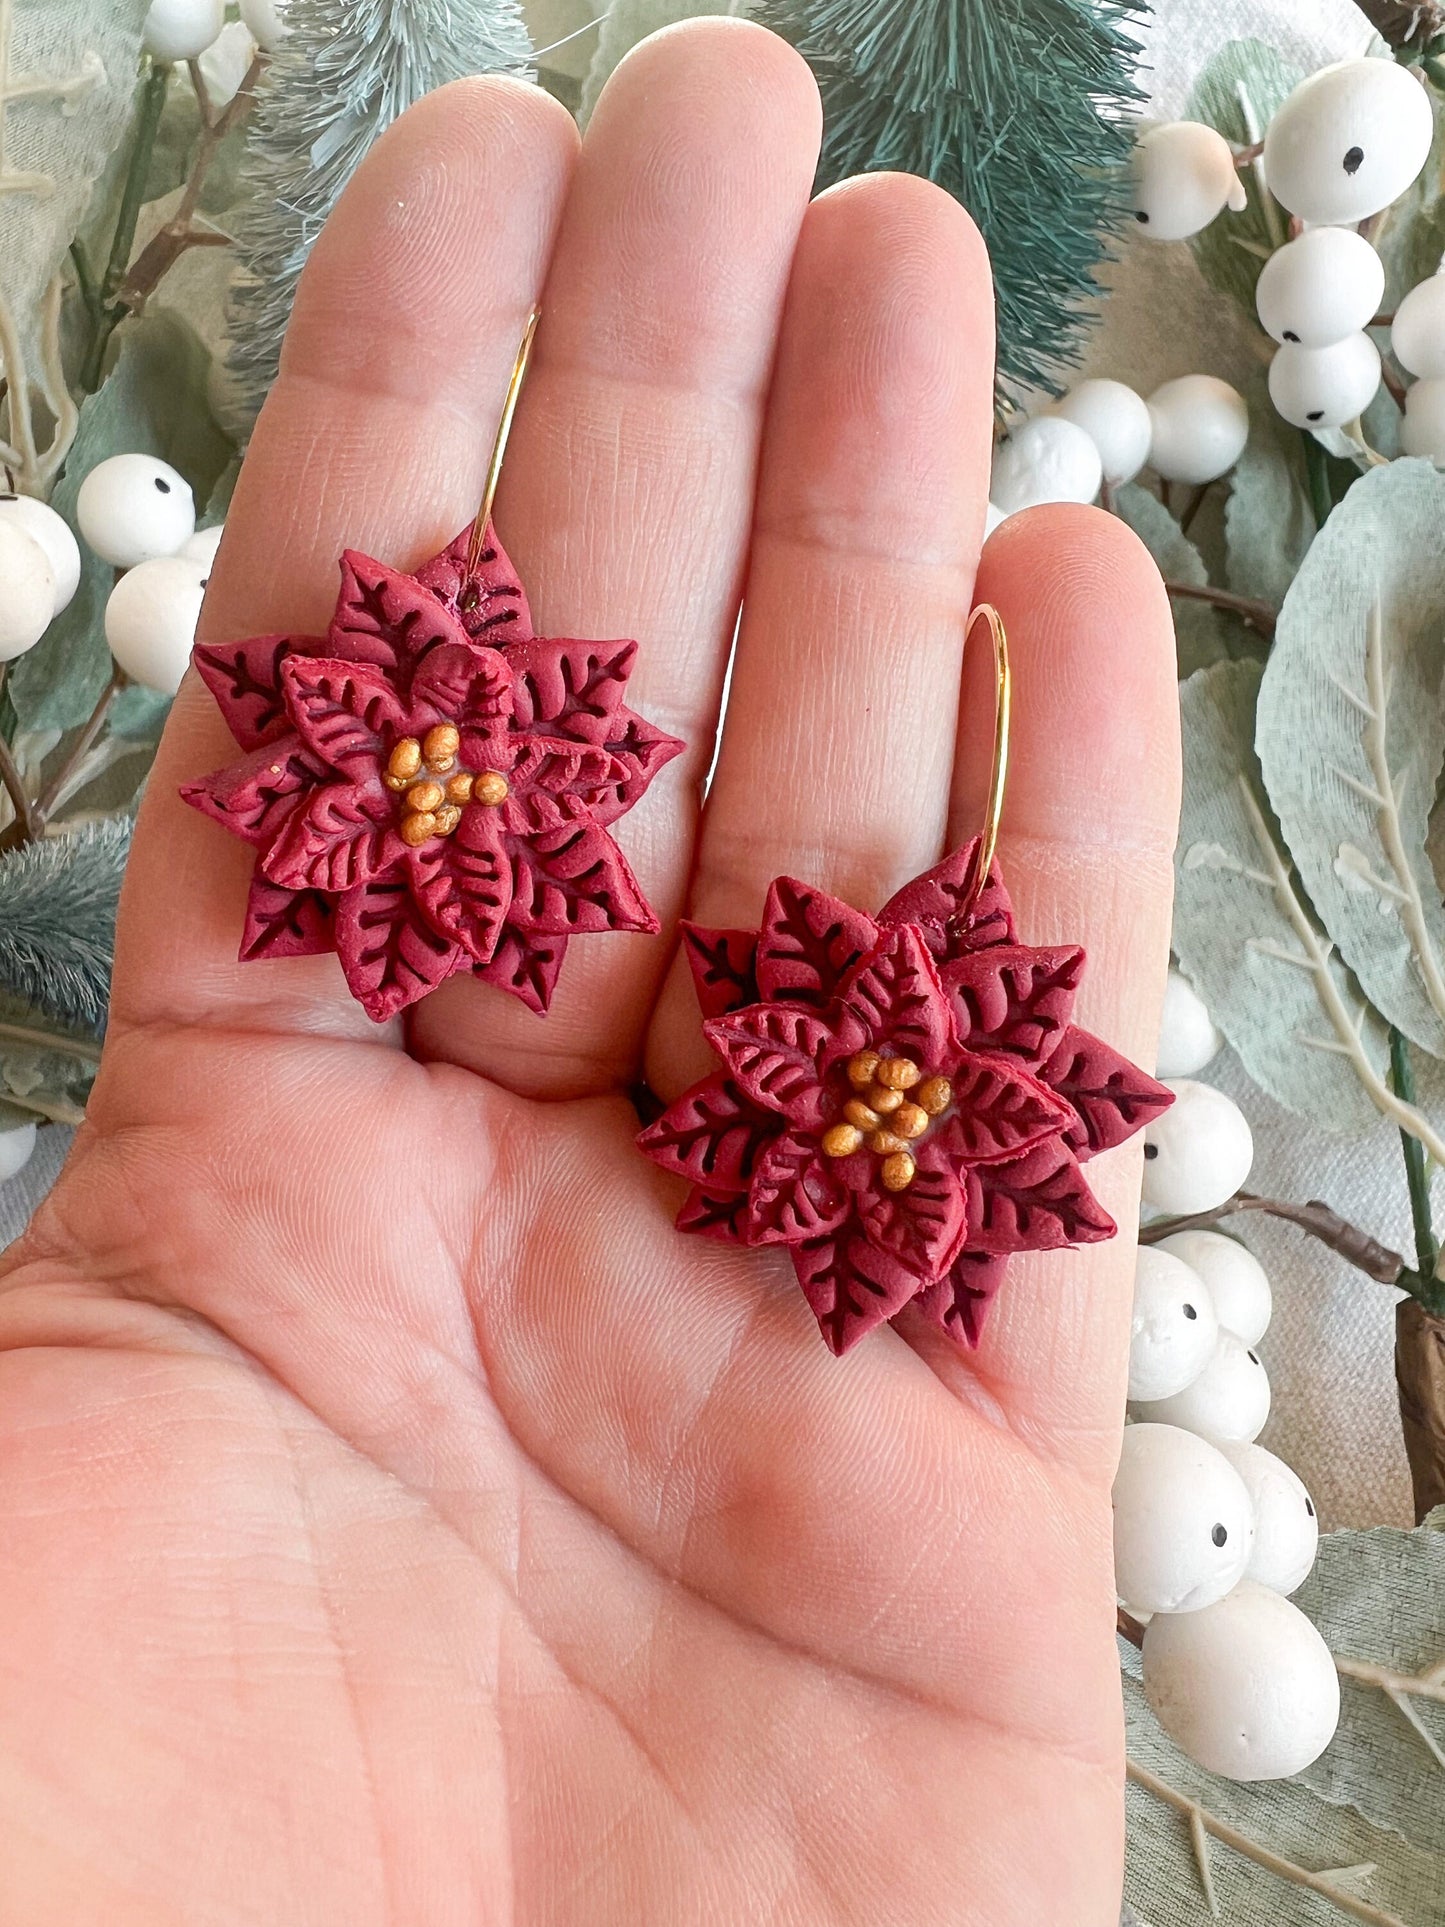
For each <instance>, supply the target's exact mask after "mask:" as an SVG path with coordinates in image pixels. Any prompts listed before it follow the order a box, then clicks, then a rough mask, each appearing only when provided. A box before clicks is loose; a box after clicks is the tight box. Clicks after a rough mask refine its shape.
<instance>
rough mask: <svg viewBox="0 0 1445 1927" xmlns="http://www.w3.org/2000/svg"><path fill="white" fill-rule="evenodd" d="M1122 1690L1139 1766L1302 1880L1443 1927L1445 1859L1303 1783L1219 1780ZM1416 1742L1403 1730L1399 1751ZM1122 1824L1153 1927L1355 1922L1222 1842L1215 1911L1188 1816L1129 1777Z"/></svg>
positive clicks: (1214, 1877)
mask: <svg viewBox="0 0 1445 1927" xmlns="http://www.w3.org/2000/svg"><path fill="white" fill-rule="evenodd" d="M1122 1685H1123V1692H1124V1725H1125V1739H1126V1744H1127V1746H1128V1750H1129V1758H1130V1761H1131V1762H1132V1763H1133V1765H1134V1766H1135V1767H1136V1768H1138V1769H1142V1771H1143V1772H1145V1773H1148V1774H1151V1775H1153V1776H1154V1777H1155V1779H1156V1780H1158V1781H1159V1782H1162V1784H1163V1785H1164V1786H1165V1787H1167V1788H1169V1789H1170V1790H1171V1791H1172V1792H1173V1793H1175V1794H1176V1795H1182V1796H1183V1797H1184V1798H1185V1799H1187V1800H1191V1801H1193V1802H1195V1803H1197V1805H1198V1806H1199V1807H1201V1808H1202V1809H1203V1810H1204V1811H1205V1812H1206V1813H1208V1814H1210V1815H1211V1816H1212V1817H1213V1818H1215V1819H1216V1820H1219V1821H1221V1822H1223V1823H1224V1824H1225V1825H1226V1826H1229V1827H1232V1828H1234V1829H1235V1830H1236V1831H1237V1832H1238V1833H1240V1834H1242V1835H1244V1836H1245V1837H1246V1838H1247V1839H1248V1840H1250V1841H1252V1842H1253V1843H1254V1844H1256V1845H1257V1846H1260V1847H1262V1848H1264V1849H1265V1850H1266V1851H1268V1852H1270V1853H1272V1854H1275V1855H1277V1856H1279V1857H1280V1858H1281V1859H1283V1860H1284V1861H1286V1862H1288V1863H1290V1864H1291V1865H1293V1866H1294V1867H1297V1868H1299V1869H1301V1870H1302V1871H1304V1872H1305V1873H1307V1874H1312V1875H1315V1876H1319V1875H1330V1874H1333V1875H1334V1880H1333V1884H1334V1885H1335V1887H1336V1888H1337V1889H1338V1890H1339V1891H1341V1892H1344V1893H1348V1894H1350V1895H1352V1896H1353V1897H1356V1898H1361V1899H1364V1900H1367V1901H1368V1902H1369V1903H1370V1904H1371V1905H1372V1906H1374V1907H1376V1908H1380V1909H1383V1910H1384V1912H1385V1914H1386V1915H1387V1916H1392V1917H1394V1918H1395V1919H1397V1920H1400V1921H1402V1922H1404V1923H1407V1927H1445V1855H1442V1854H1440V1853H1436V1852H1433V1851H1431V1850H1430V1849H1429V1848H1427V1847H1425V1846H1423V1845H1421V1844H1419V1843H1417V1842H1416V1841H1414V1840H1412V1839H1408V1838H1402V1837H1401V1835H1400V1834H1399V1833H1397V1832H1396V1831H1395V1830H1394V1829H1393V1828H1390V1827H1381V1826H1377V1825H1374V1824H1372V1823H1371V1822H1370V1821H1369V1820H1367V1819H1365V1818H1364V1816H1363V1815H1361V1814H1358V1813H1356V1812H1355V1811H1354V1809H1353V1808H1351V1807H1349V1806H1342V1805H1339V1804H1337V1803H1335V1802H1333V1801H1330V1800H1326V1799H1323V1798H1321V1796H1320V1795H1319V1794H1318V1793H1317V1792H1315V1791H1314V1789H1313V1788H1312V1787H1311V1786H1309V1785H1308V1784H1307V1783H1306V1782H1304V1781H1302V1780H1299V1779H1294V1780H1266V1781H1263V1782H1260V1783H1257V1784H1253V1785H1251V1784H1247V1783H1241V1782H1239V1781H1235V1780H1221V1779H1217V1778H1216V1777H1215V1776H1214V1775H1213V1774H1211V1773H1206V1772H1205V1771H1204V1769H1203V1767H1200V1766H1196V1765H1195V1763H1194V1762H1193V1761H1192V1760H1191V1759H1189V1758H1188V1757H1187V1756H1186V1755H1185V1754H1184V1753H1182V1752H1181V1751H1180V1750H1179V1748H1178V1747H1177V1746H1175V1745H1174V1744H1173V1742H1172V1741H1171V1740H1169V1739H1167V1738H1166V1737H1165V1735H1164V1733H1163V1731H1162V1730H1161V1728H1160V1726H1159V1723H1158V1721H1157V1720H1156V1719H1155V1717H1154V1714H1153V1712H1152V1711H1151V1710H1150V1707H1149V1705H1148V1703H1147V1702H1146V1700H1145V1698H1144V1689H1143V1687H1142V1686H1140V1685H1139V1684H1138V1683H1137V1681H1135V1680H1133V1679H1130V1678H1128V1677H1125V1678H1124V1680H1123V1681H1122ZM1401 1726H1402V1728H1404V1722H1403V1721H1401ZM1410 1738H1411V1736H1410V1734H1409V1731H1408V1729H1405V1730H1404V1737H1403V1738H1402V1740H1401V1742H1400V1744H1401V1745H1402V1746H1403V1745H1404V1744H1406V1742H1407V1741H1409V1740H1410ZM1334 1744H1335V1745H1336V1746H1342V1745H1345V1746H1347V1745H1349V1744H1350V1739H1349V1735H1348V1734H1347V1733H1346V1732H1344V1731H1343V1730H1342V1732H1341V1733H1340V1734H1339V1735H1338V1736H1337V1737H1336V1739H1335V1741H1334ZM1125 1814H1126V1818H1125V1824H1126V1827H1127V1834H1128V1847H1127V1852H1126V1855H1125V1870H1124V1895H1125V1898H1126V1899H1127V1900H1128V1901H1129V1902H1130V1904H1131V1905H1133V1906H1135V1907H1137V1908H1138V1909H1139V1911H1140V1912H1141V1913H1142V1914H1143V1915H1144V1916H1145V1917H1146V1918H1147V1919H1148V1920H1149V1921H1150V1923H1151V1927H1214V1922H1215V1921H1216V1920H1223V1921H1228V1922H1239V1923H1244V1922H1259V1923H1261V1927H1262V1923H1264V1922H1266V1921H1267V1922H1268V1923H1269V1927H1346V1923H1347V1922H1348V1920H1349V1918H1350V1917H1349V1915H1348V1914H1346V1913H1345V1912H1344V1911H1342V1909H1341V1908H1339V1907H1338V1906H1337V1905H1335V1904H1334V1902H1333V1901H1332V1900H1330V1899H1329V1898H1327V1897H1326V1896H1325V1895H1323V1894H1319V1893H1314V1892H1311V1891H1310V1890H1309V1889H1307V1888H1306V1887H1304V1886H1301V1885H1299V1884H1298V1883H1297V1882H1295V1881H1293V1880H1291V1879H1289V1878H1287V1877H1282V1876H1281V1875H1280V1874H1278V1873H1274V1872H1270V1871H1268V1870H1266V1869H1265V1868H1263V1867H1261V1866H1259V1865H1258V1864H1256V1862H1255V1861H1253V1860H1251V1859H1248V1858H1246V1857H1245V1856H1244V1855H1243V1854H1241V1853H1239V1852H1238V1851H1236V1850H1235V1849H1234V1848H1233V1847H1231V1846H1228V1845H1226V1844H1224V1843H1223V1842H1221V1841H1219V1840H1210V1841H1209V1842H1208V1845H1207V1847H1206V1849H1205V1853H1206V1865H1207V1869H1208V1878H1209V1881H1210V1883H1211V1885H1212V1888H1213V1891H1214V1896H1215V1900H1216V1903H1217V1909H1218V1911H1217V1914H1216V1913H1214V1912H1213V1911H1212V1910H1211V1908H1210V1905H1209V1902H1208V1899H1207V1898H1206V1890H1205V1886H1204V1875H1203V1872H1202V1870H1201V1867H1200V1861H1199V1858H1198V1856H1197V1855H1196V1852H1195V1848H1194V1844H1193V1842H1192V1840H1191V1838H1190V1827H1189V1821H1188V1818H1187V1816H1186V1815H1184V1814H1182V1813H1180V1812H1178V1811H1176V1810H1175V1808H1174V1807H1173V1806H1171V1805H1168V1804H1166V1802H1165V1800H1164V1799H1163V1798H1161V1797H1160V1795H1159V1793H1158V1792H1156V1791H1152V1790H1149V1789H1147V1788H1146V1787H1144V1786H1141V1785H1139V1784H1137V1783H1136V1782H1135V1781H1134V1780H1133V1779H1132V1778H1131V1781H1130V1784H1129V1789H1128V1798H1127V1801H1126V1808H1125Z"/></svg>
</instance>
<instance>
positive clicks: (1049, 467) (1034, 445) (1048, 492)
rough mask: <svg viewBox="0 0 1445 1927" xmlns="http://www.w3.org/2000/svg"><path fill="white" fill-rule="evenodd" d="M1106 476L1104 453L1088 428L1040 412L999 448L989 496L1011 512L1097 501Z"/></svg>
mask: <svg viewBox="0 0 1445 1927" xmlns="http://www.w3.org/2000/svg"><path fill="white" fill-rule="evenodd" d="M1103 479H1104V471H1103V466H1102V464H1101V463H1100V461H1099V451H1098V449H1097V448H1095V446H1094V444H1093V442H1092V441H1091V440H1090V439H1089V437H1088V436H1087V435H1086V434H1085V433H1084V431H1083V429H1082V428H1080V427H1079V426H1078V425H1077V424H1076V423H1074V422H1070V421H1064V420H1062V419H1061V418H1060V417H1059V416H1057V415H1035V416H1034V417H1033V419H1032V420H1031V421H1026V422H1021V423H1020V424H1019V426H1018V427H1017V428H1014V429H1011V430H1010V431H1009V433H1008V434H1007V435H1005V436H1004V438H1003V440H1002V441H1001V442H1000V443H999V445H998V447H997V448H996V449H995V450H994V455H993V483H992V486H991V487H990V488H989V492H988V493H989V500H990V501H991V502H993V503H994V504H995V506H996V507H998V508H1000V509H1002V510H1003V512H1004V514H1005V515H1014V514H1017V512H1018V511H1019V510H1020V509H1028V508H1035V507H1037V505H1038V504H1039V503H1041V502H1092V501H1093V499H1094V497H1095V496H1096V495H1097V494H1098V493H1099V484H1100V483H1101V482H1102V481H1103Z"/></svg>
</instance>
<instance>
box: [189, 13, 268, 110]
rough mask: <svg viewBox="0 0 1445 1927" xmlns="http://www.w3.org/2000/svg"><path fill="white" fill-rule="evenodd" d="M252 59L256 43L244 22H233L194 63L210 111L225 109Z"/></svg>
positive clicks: (237, 91)
mask: <svg viewBox="0 0 1445 1927" xmlns="http://www.w3.org/2000/svg"><path fill="white" fill-rule="evenodd" d="M255 58H256V42H255V40H254V39H253V38H252V35H251V29H250V28H249V27H248V26H246V24H245V23H244V22H243V21H240V20H232V21H229V22H228V23H227V24H226V25H225V26H224V27H222V29H221V31H220V34H219V36H218V37H217V38H216V39H215V40H214V41H213V42H212V43H211V45H210V46H209V47H207V49H206V51H205V52H204V53H203V54H202V55H201V58H200V60H199V61H198V62H197V65H198V66H199V67H200V70H201V79H202V80H203V81H204V82H205V86H206V92H207V94H209V96H210V100H211V106H212V107H213V108H215V107H228V106H229V105H230V103H231V102H232V101H233V100H234V99H235V98H236V95H237V94H238V93H239V92H240V91H241V82H242V81H243V80H244V79H245V78H246V75H247V74H248V73H249V72H250V70H251V62H252V61H253V60H254V59H255Z"/></svg>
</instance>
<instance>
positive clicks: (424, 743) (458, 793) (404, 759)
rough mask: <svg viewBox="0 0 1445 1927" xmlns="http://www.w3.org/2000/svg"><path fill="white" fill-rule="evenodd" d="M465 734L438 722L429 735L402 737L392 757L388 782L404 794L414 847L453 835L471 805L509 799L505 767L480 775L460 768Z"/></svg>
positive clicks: (405, 837) (404, 828) (405, 822)
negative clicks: (463, 811)
mask: <svg viewBox="0 0 1445 1927" xmlns="http://www.w3.org/2000/svg"><path fill="white" fill-rule="evenodd" d="M461 740H462V738H461V732H460V730H458V728H457V726H456V724H455V723H437V724H435V725H434V726H433V727H432V728H431V729H429V730H428V731H427V733H426V735H425V736H423V737H421V738H420V740H418V739H417V738H416V737H415V736H402V737H400V738H399V739H398V741H397V742H396V743H395V744H394V745H393V747H392V752H391V754H390V756H388V757H387V759H386V774H385V775H384V776H383V778H382V781H383V782H384V783H385V784H386V787H387V788H388V789H389V790H398V791H400V792H402V818H401V840H402V842H403V843H409V844H410V845H411V847H412V848H413V849H415V848H416V847H417V845H418V844H420V843H425V842H426V841H427V839H428V838H429V837H433V836H450V835H451V833H452V831H453V830H454V829H455V828H456V827H457V825H458V823H460V822H461V820H462V810H463V808H464V807H465V806H466V805H467V804H468V803H487V804H491V805H493V806H495V805H496V804H498V803H505V802H506V800H507V797H508V796H509V795H510V794H511V786H510V784H509V783H508V782H507V779H506V777H505V776H503V775H502V773H501V772H500V770H495V769H484V770H483V771H482V773H481V775H480V776H473V775H472V774H471V772H470V771H469V770H464V769H458V768H457V751H458V749H459V748H460V747H461Z"/></svg>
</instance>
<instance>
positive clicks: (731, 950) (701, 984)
mask: <svg viewBox="0 0 1445 1927" xmlns="http://www.w3.org/2000/svg"><path fill="white" fill-rule="evenodd" d="M679 929H680V930H681V932H682V947H683V950H684V952H685V953H686V956H687V961H688V967H689V969H690V970H691V971H692V981H693V988H694V989H695V990H696V991H697V1001H698V1006H699V1008H700V1009H701V1011H702V1014H703V1016H704V1017H721V1016H722V1015H723V1013H724V1012H725V1011H729V1010H738V1009H740V1008H741V1007H742V1005H744V1004H755V1003H756V1002H757V1001H758V984H757V978H756V977H755V976H754V975H753V958H754V955H755V954H756V952H757V947H758V933H757V931H756V930H705V929H703V927H702V926H701V925H700V924H696V923H684V924H681V925H679Z"/></svg>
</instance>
